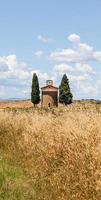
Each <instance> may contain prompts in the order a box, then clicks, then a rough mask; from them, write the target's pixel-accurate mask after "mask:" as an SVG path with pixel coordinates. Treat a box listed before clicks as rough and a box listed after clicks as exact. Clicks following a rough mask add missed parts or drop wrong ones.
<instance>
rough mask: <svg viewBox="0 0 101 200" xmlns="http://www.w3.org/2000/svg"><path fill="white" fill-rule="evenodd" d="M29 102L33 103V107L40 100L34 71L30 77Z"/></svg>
mask: <svg viewBox="0 0 101 200" xmlns="http://www.w3.org/2000/svg"><path fill="white" fill-rule="evenodd" d="M31 102H32V103H33V104H34V107H35V105H36V104H38V103H39V102H40V90H39V81H38V77H37V75H36V73H34V74H33V77H32V91H31Z"/></svg>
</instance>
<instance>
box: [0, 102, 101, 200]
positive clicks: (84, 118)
mask: <svg viewBox="0 0 101 200" xmlns="http://www.w3.org/2000/svg"><path fill="white" fill-rule="evenodd" d="M88 107H89V106H88ZM88 107H87V108H86V104H85V106H83V109H82V108H81V107H80V106H78V107H75V106H74V105H72V106H71V105H70V106H69V107H67V108H65V107H60V108H56V109H53V110H51V111H48V110H47V111H45V110H43V111H42V110H41V111H39V110H37V109H36V110H35V111H34V112H32V111H30V112H22V111H21V112H20V111H18V112H16V113H14V112H7V111H5V112H4V111H1V113H0V148H1V150H2V151H3V152H4V154H5V156H6V157H7V159H10V160H13V162H15V163H18V165H19V166H21V168H22V169H23V172H24V174H25V175H26V176H27V177H28V179H27V181H25V183H24V184H25V185H26V190H27V191H29V194H31V197H30V198H29V199H35V200H37V199H40V200H100V199H101V113H100V109H99V112H98V111H97V110H96V109H95V108H94V109H90V110H89V109H88ZM27 198H28V197H27ZM25 199H26V198H25Z"/></svg>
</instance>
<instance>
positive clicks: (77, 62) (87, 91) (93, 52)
mask: <svg viewBox="0 0 101 200" xmlns="http://www.w3.org/2000/svg"><path fill="white" fill-rule="evenodd" d="M33 72H36V73H37V75H38V77H39V81H40V86H42V85H44V84H45V81H46V79H48V78H49V79H50V78H51V79H53V80H54V84H55V85H57V86H58V85H59V83H60V81H61V78H62V75H63V74H64V73H66V74H67V76H68V78H69V81H70V87H71V90H72V92H73V95H74V99H81V98H94V99H101V90H100V88H101V1H100V0H93V1H92V0H88V1H87V0H85V1H83V0H71V1H70V0H60V1H59V0H51V1H49V0H0V99H6V98H29V97H30V88H31V79H32V74H33Z"/></svg>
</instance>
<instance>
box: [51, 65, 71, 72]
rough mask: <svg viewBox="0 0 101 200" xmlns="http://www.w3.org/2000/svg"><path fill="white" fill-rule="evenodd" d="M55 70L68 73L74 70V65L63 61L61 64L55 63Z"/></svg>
mask: <svg viewBox="0 0 101 200" xmlns="http://www.w3.org/2000/svg"><path fill="white" fill-rule="evenodd" d="M54 70H55V71H56V72H59V73H61V72H62V73H68V72H71V71H73V67H72V66H70V65H67V64H65V63H61V64H58V65H55V66H54Z"/></svg>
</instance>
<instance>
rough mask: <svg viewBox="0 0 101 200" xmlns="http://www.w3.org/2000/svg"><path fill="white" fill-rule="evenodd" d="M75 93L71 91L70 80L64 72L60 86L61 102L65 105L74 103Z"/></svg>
mask: <svg viewBox="0 0 101 200" xmlns="http://www.w3.org/2000/svg"><path fill="white" fill-rule="evenodd" d="M72 98H73V95H72V93H71V91H70V86H69V80H68V78H67V75H66V74H64V75H63V77H62V80H61V84H60V86H59V102H60V103H63V104H65V105H67V104H70V103H72Z"/></svg>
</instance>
